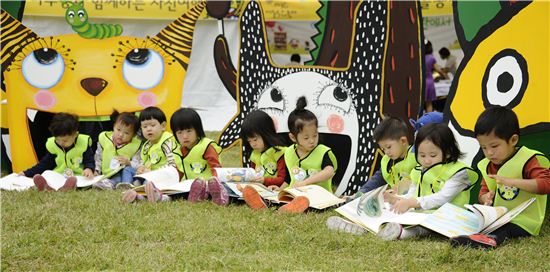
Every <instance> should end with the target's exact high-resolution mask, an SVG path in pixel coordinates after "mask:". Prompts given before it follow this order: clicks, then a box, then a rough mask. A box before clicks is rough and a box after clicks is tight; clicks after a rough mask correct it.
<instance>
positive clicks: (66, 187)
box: [58, 177, 76, 192]
mask: <svg viewBox="0 0 550 272" xmlns="http://www.w3.org/2000/svg"><path fill="white" fill-rule="evenodd" d="M74 189H76V178H75V177H69V178H67V180H65V184H63V186H61V188H59V190H58V191H61V192H67V191H70V190H74Z"/></svg>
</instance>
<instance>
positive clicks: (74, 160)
mask: <svg viewBox="0 0 550 272" xmlns="http://www.w3.org/2000/svg"><path fill="white" fill-rule="evenodd" d="M90 146H92V139H91V138H90V136H88V135H85V134H78V136H77V137H76V140H75V142H74V146H73V148H71V149H69V150H63V149H62V148H61V147H59V146H58V145H57V144H56V143H55V137H50V138H48V140H47V141H46V149H47V150H48V152H50V153H51V154H53V155H55V165H56V166H55V168H54V169H53V171H55V172H58V173H60V174H64V173H65V171H66V169H70V171H71V172H72V173H73V174H74V175H81V174H82V171H83V170H84V169H82V167H83V166H84V165H83V161H82V160H83V157H84V152H86V150H87V149H88V148H89V147H90Z"/></svg>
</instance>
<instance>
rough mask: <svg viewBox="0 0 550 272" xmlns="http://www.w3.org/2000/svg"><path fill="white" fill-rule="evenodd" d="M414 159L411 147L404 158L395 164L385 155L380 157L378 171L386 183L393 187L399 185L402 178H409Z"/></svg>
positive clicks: (394, 161)
mask: <svg viewBox="0 0 550 272" xmlns="http://www.w3.org/2000/svg"><path fill="white" fill-rule="evenodd" d="M416 164H417V162H416V158H415V156H414V152H412V146H409V148H408V149H407V154H406V155H405V158H403V159H402V160H399V161H397V162H396V160H392V159H390V157H388V156H387V155H384V156H383V157H382V161H381V162H380V171H381V172H382V177H383V178H384V180H385V181H386V183H387V184H388V185H389V186H390V187H393V186H395V184H397V183H399V181H401V179H402V178H404V177H408V176H410V173H411V170H413V168H414V167H415V166H416Z"/></svg>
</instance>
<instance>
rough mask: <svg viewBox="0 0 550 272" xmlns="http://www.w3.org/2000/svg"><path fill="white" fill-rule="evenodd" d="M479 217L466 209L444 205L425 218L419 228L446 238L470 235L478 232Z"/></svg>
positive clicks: (449, 204) (448, 204)
mask: <svg viewBox="0 0 550 272" xmlns="http://www.w3.org/2000/svg"><path fill="white" fill-rule="evenodd" d="M478 224H479V217H478V216H477V215H476V214H475V213H473V212H471V211H469V210H466V209H463V208H461V207H459V206H456V205H454V204H451V203H445V204H443V206H441V207H439V209H437V210H436V211H434V212H433V213H432V214H431V215H430V216H428V217H427V218H426V220H424V221H423V222H422V223H420V225H421V226H423V227H426V228H428V229H431V230H433V231H435V232H438V233H440V234H442V235H445V236H447V237H449V238H450V237H455V236H459V235H470V234H474V233H478V232H479V230H480V229H479V226H478Z"/></svg>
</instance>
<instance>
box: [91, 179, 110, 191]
mask: <svg viewBox="0 0 550 272" xmlns="http://www.w3.org/2000/svg"><path fill="white" fill-rule="evenodd" d="M92 187H93V188H96V189H99V190H113V189H114V188H113V187H114V186H113V184H112V183H111V182H110V181H109V180H107V179H105V180H101V181H98V182H96V183H94V184H92Z"/></svg>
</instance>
